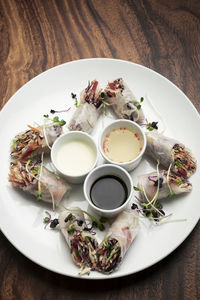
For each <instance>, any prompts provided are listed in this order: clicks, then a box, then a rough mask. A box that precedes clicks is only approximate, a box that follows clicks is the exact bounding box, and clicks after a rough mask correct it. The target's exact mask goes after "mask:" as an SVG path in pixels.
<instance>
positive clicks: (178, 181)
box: [173, 179, 184, 185]
mask: <svg viewBox="0 0 200 300" xmlns="http://www.w3.org/2000/svg"><path fill="white" fill-rule="evenodd" d="M173 181H174V182H175V183H177V184H178V185H181V184H184V182H183V181H181V180H177V179H173Z"/></svg>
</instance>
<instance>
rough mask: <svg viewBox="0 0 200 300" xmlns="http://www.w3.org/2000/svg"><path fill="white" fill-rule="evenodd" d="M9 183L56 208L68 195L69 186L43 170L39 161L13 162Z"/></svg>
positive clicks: (45, 169) (51, 173) (46, 170)
mask: <svg viewBox="0 0 200 300" xmlns="http://www.w3.org/2000/svg"><path fill="white" fill-rule="evenodd" d="M9 181H10V182H11V183H12V185H13V186H14V187H18V188H20V189H21V190H23V191H24V192H27V193H29V194H32V195H34V196H36V197H37V199H38V200H42V201H44V202H48V203H52V204H53V208H54V206H57V205H58V204H59V203H60V201H61V199H62V198H63V196H64V194H69V192H70V191H71V186H70V185H69V184H68V183H67V182H66V181H64V180H63V179H61V178H60V177H59V176H57V175H56V174H54V173H53V172H51V171H49V170H48V169H47V168H45V167H44V166H43V165H42V163H41V160H40V159H38V158H37V159H34V160H29V161H19V160H18V161H14V162H11V164H10V174H9Z"/></svg>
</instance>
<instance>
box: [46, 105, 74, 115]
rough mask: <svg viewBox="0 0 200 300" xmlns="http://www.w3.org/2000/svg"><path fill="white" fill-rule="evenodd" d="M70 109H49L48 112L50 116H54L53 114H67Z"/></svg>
mask: <svg viewBox="0 0 200 300" xmlns="http://www.w3.org/2000/svg"><path fill="white" fill-rule="evenodd" d="M70 109H71V107H69V108H67V109H62V110H54V109H51V110H50V113H51V114H55V113H62V112H68V111H69V110H70Z"/></svg>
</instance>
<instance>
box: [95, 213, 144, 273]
mask: <svg viewBox="0 0 200 300" xmlns="http://www.w3.org/2000/svg"><path fill="white" fill-rule="evenodd" d="M137 232H138V216H137V215H136V213H133V212H132V211H128V210H124V211H123V212H121V213H120V214H119V215H118V216H117V218H116V220H115V221H114V222H113V224H112V226H111V227H110V229H109V231H108V234H107V235H106V237H105V238H104V240H103V242H102V243H101V244H100V246H99V248H98V250H97V257H98V264H97V270H98V271H99V272H101V273H104V274H110V273H112V272H113V271H115V270H117V269H118V267H119V265H120V263H121V262H122V259H123V257H124V256H125V254H126V252H127V250H128V249H129V247H130V245H131V243H132V241H133V240H134V238H135V236H136V235H137Z"/></svg>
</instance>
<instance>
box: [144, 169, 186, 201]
mask: <svg viewBox="0 0 200 300" xmlns="http://www.w3.org/2000/svg"><path fill="white" fill-rule="evenodd" d="M158 185H159V189H158ZM138 189H139V190H140V201H141V202H146V203H148V202H150V201H151V200H152V199H153V198H154V197H155V196H156V197H157V200H160V199H165V198H167V197H169V196H171V195H173V194H175V195H178V194H182V193H187V192H190V191H191V190H192V185H191V183H190V182H189V181H188V180H187V179H184V178H182V177H180V176H178V175H176V174H174V173H171V172H170V173H169V174H168V171H166V170H161V171H160V172H159V174H158V173H157V172H152V173H149V174H145V175H142V176H140V177H139V180H138Z"/></svg>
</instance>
